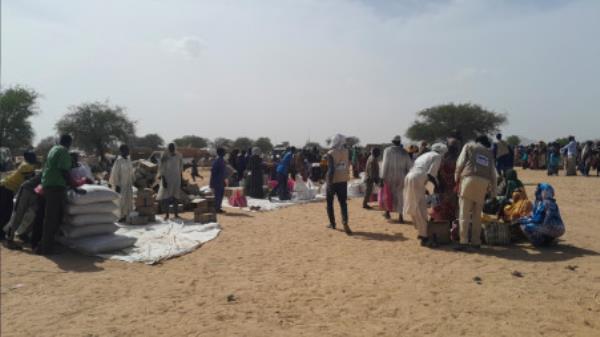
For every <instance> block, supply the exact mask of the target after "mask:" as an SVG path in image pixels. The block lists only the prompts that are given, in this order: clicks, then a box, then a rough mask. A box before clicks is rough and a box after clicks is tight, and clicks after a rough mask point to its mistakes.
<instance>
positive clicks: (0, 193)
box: [0, 186, 15, 237]
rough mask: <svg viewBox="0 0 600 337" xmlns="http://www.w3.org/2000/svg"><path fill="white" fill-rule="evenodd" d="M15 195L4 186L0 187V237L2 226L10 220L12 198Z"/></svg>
mask: <svg viewBox="0 0 600 337" xmlns="http://www.w3.org/2000/svg"><path fill="white" fill-rule="evenodd" d="M14 197H15V193H14V192H13V191H11V190H9V189H8V188H6V187H4V186H0V236H1V237H4V230H3V228H4V226H6V224H7V223H8V221H9V220H10V217H11V215H12V212H13V207H14V204H13V198H14Z"/></svg>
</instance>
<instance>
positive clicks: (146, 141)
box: [132, 133, 165, 149]
mask: <svg viewBox="0 0 600 337" xmlns="http://www.w3.org/2000/svg"><path fill="white" fill-rule="evenodd" d="M132 145H133V146H136V147H147V148H150V149H158V148H160V147H162V146H164V145H165V141H164V140H163V139H162V137H161V136H159V135H158V134H156V133H149V134H147V135H145V136H142V137H135V136H134V138H133V141H132Z"/></svg>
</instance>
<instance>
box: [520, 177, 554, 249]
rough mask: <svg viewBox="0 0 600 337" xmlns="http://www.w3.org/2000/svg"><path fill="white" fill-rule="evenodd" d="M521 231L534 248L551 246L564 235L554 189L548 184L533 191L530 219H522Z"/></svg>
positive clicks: (541, 185) (540, 185)
mask: <svg viewBox="0 0 600 337" xmlns="http://www.w3.org/2000/svg"><path fill="white" fill-rule="evenodd" d="M519 222H520V223H521V230H523V233H524V234H525V236H526V237H527V238H528V239H529V241H531V243H533V245H534V246H544V245H548V244H551V243H552V242H554V241H555V240H556V239H557V238H559V237H561V236H562V235H563V234H564V233H565V225H564V223H563V221H562V218H561V216H560V211H559V209H558V205H557V204H556V200H554V189H553V188H552V186H550V185H549V184H539V185H538V187H537V189H536V191H535V205H534V207H533V214H532V216H531V217H525V218H522V219H521V220H520V221H519Z"/></svg>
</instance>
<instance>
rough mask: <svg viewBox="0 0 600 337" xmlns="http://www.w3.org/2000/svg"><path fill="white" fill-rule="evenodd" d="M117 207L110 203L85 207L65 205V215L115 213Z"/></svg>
mask: <svg viewBox="0 0 600 337" xmlns="http://www.w3.org/2000/svg"><path fill="white" fill-rule="evenodd" d="M118 210H119V206H117V204H115V203H114V202H112V201H107V202H99V203H95V204H87V205H67V214H69V215H76V214H93V213H116V212H117V211H118Z"/></svg>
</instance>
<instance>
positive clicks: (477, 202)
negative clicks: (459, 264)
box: [455, 136, 497, 250]
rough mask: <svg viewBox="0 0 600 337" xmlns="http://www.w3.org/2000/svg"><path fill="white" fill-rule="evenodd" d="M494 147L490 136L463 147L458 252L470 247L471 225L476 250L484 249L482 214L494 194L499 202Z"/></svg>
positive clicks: (459, 171) (459, 166) (458, 165)
mask: <svg viewBox="0 0 600 337" xmlns="http://www.w3.org/2000/svg"><path fill="white" fill-rule="evenodd" d="M490 146H491V144H490V140H489V139H488V137H487V136H479V137H477V139H476V140H475V142H471V143H468V144H466V145H465V146H464V147H463V149H462V151H461V153H460V156H459V157H458V161H457V163H456V172H455V178H456V181H460V185H459V186H460V190H459V209H460V215H459V224H460V245H459V247H457V249H458V250H465V249H466V248H467V246H468V244H469V224H470V225H471V242H470V243H471V245H472V246H473V247H474V248H479V247H480V246H481V237H480V235H481V212H482V210H483V204H484V202H485V195H486V193H487V192H488V190H490V192H491V197H493V198H496V193H497V191H496V167H495V164H494V154H493V153H492V151H491V150H490Z"/></svg>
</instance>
